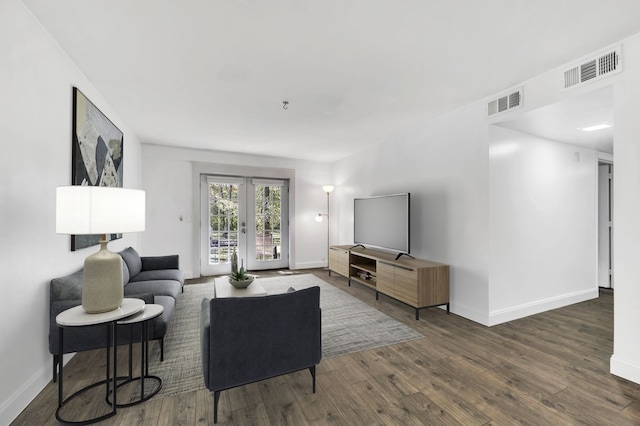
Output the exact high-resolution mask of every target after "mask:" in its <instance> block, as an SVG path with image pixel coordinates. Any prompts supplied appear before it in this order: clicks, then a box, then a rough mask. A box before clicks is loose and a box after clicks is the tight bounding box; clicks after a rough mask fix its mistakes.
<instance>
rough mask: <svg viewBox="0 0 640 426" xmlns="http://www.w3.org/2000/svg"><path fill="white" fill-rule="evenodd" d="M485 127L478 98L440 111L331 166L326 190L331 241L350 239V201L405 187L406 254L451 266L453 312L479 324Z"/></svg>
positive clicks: (484, 270) (483, 303) (484, 248)
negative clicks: (331, 182) (333, 230)
mask: <svg viewBox="0 0 640 426" xmlns="http://www.w3.org/2000/svg"><path fill="white" fill-rule="evenodd" d="M460 123H464V125H460ZM487 131H488V128H487V124H486V120H485V118H484V110H483V107H482V103H474V104H472V105H469V106H467V107H465V108H462V109H460V110H457V111H454V112H452V113H449V114H446V115H445V116H443V117H440V118H438V119H436V120H433V121H431V122H429V123H425V124H423V125H421V126H419V127H417V128H415V129H411V130H408V131H406V132H403V133H402V134H399V135H397V136H396V137H394V138H392V139H390V140H388V141H386V142H385V143H383V144H380V145H378V146H377V147H375V148H373V149H370V150H367V151H363V152H361V153H358V154H356V155H353V156H351V157H349V158H347V159H345V160H343V161H339V162H338V163H336V165H335V176H336V178H335V183H336V189H335V190H334V193H333V194H332V197H333V198H332V199H333V201H334V203H333V204H332V210H333V212H334V217H336V216H337V218H338V220H337V228H338V231H337V236H336V237H335V240H334V241H333V242H332V243H333V244H350V243H352V242H353V198H355V197H363V196H369V195H384V194H393V193H398V192H410V193H411V231H412V232H411V254H412V255H414V256H416V257H418V258H423V259H429V260H433V261H437V262H443V263H447V264H449V265H451V310H452V312H455V313H457V314H459V315H463V316H465V317H467V318H470V319H473V320H475V321H477V322H481V323H485V322H486V318H487V311H488V293H489V291H488V275H489V272H488V253H489V234H488V233H489V216H488V214H489V155H488V152H489V145H488V137H487ZM336 213H337V215H336Z"/></svg>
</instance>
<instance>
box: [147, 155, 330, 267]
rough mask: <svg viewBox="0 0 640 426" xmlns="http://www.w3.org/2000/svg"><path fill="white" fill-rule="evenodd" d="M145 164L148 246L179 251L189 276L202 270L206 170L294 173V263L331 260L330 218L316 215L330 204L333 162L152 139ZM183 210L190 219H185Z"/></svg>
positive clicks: (321, 263) (271, 174)
mask: <svg viewBox="0 0 640 426" xmlns="http://www.w3.org/2000/svg"><path fill="white" fill-rule="evenodd" d="M142 165H143V171H144V172H143V187H144V189H145V190H146V191H147V198H148V210H149V212H150V213H149V214H148V215H147V229H146V232H145V233H144V235H143V242H142V245H143V248H144V250H145V252H148V253H150V252H153V253H155V254H168V253H177V254H179V255H180V264H181V268H183V269H184V270H185V272H186V274H187V276H189V277H196V276H199V275H200V270H199V259H200V252H199V246H198V244H199V239H200V232H199V219H200V218H199V211H200V209H199V205H200V199H199V196H198V192H197V186H198V182H199V180H198V176H199V174H200V173H220V174H238V175H247V176H260V177H287V176H292V177H293V178H292V183H291V187H290V190H291V195H290V197H291V201H292V205H291V206H290V213H291V222H290V234H291V237H292V238H293V241H292V243H291V247H290V252H291V253H290V256H291V257H290V260H291V263H290V268H291V269H302V268H314V267H321V266H326V264H327V262H326V256H327V255H326V253H327V245H326V244H327V243H326V239H327V237H326V229H327V228H326V223H318V222H316V221H315V220H314V218H315V216H316V214H318V213H319V212H324V211H325V210H326V196H325V193H324V192H323V191H322V188H321V186H322V185H324V184H326V183H327V182H329V181H330V180H331V165H329V164H327V163H320V162H311V161H295V160H286V159H280V158H276V157H264V156H251V155H244V154H233V153H224V152H214V151H203V150H190V149H177V148H170V147H166V146H159V145H151V144H144V145H143V154H142ZM181 215H182V216H183V218H185V219H188V220H183V221H180V216H181ZM189 220H191V222H189Z"/></svg>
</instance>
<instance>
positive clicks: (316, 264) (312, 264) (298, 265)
mask: <svg viewBox="0 0 640 426" xmlns="http://www.w3.org/2000/svg"><path fill="white" fill-rule="evenodd" d="M326 267H327V262H315V261H313V262H296V263H295V265H292V266H291V265H290V266H289V268H290V269H292V270H296V269H313V268H326Z"/></svg>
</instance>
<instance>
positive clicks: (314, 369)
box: [309, 365, 316, 393]
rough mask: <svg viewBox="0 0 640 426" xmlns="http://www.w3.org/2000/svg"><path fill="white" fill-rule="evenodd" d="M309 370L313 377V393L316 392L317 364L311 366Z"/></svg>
mask: <svg viewBox="0 0 640 426" xmlns="http://www.w3.org/2000/svg"><path fill="white" fill-rule="evenodd" d="M309 371H310V372H311V377H312V379H313V393H316V366H315V365H314V366H313V367H309Z"/></svg>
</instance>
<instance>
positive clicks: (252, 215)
mask: <svg viewBox="0 0 640 426" xmlns="http://www.w3.org/2000/svg"><path fill="white" fill-rule="evenodd" d="M247 188H248V189H247V205H248V206H247V207H248V214H247V219H248V221H247V267H248V268H249V270H253V271H255V270H264V269H278V268H287V267H288V266H289V202H288V200H289V185H288V182H287V181H285V180H274V179H250V180H249V181H248V182H247Z"/></svg>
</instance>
